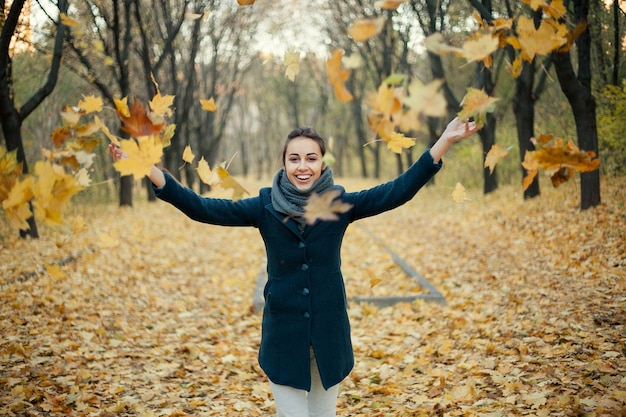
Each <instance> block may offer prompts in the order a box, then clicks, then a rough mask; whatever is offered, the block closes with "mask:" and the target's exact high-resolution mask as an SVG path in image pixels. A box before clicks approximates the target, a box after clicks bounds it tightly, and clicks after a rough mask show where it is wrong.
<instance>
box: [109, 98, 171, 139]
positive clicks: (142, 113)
mask: <svg viewBox="0 0 626 417" xmlns="http://www.w3.org/2000/svg"><path fill="white" fill-rule="evenodd" d="M129 111H130V115H129V116H128V117H127V116H125V115H124V114H123V113H122V112H120V111H119V110H118V113H117V115H118V117H119V119H120V120H121V121H122V126H121V129H122V130H123V131H124V132H126V133H128V134H129V135H130V136H132V137H134V138H140V137H143V136H150V135H155V134H158V133H159V132H161V131H162V130H163V128H164V127H165V124H164V123H158V124H155V123H153V122H152V120H151V119H150V117H149V116H148V114H147V113H146V109H145V107H144V106H143V104H141V102H140V101H139V100H134V101H133V105H132V106H131V107H130V109H129Z"/></svg>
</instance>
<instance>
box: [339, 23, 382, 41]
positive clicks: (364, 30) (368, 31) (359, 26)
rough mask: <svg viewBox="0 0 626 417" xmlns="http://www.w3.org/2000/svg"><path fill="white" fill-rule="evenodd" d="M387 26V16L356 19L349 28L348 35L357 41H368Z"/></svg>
mask: <svg viewBox="0 0 626 417" xmlns="http://www.w3.org/2000/svg"><path fill="white" fill-rule="evenodd" d="M384 26H385V18H384V17H377V18H374V19H360V20H356V21H355V22H354V23H353V24H352V25H351V26H350V27H349V28H348V35H350V36H351V37H352V39H354V40H355V41H356V42H363V41H366V40H368V39H370V38H372V37H374V36H376V35H378V34H379V33H380V31H381V30H383V27H384Z"/></svg>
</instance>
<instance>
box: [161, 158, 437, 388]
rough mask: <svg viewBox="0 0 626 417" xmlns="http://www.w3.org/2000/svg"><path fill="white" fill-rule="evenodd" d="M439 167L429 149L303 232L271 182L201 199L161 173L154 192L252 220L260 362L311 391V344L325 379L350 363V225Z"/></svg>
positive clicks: (331, 381) (215, 214) (407, 194)
mask: <svg viewBox="0 0 626 417" xmlns="http://www.w3.org/2000/svg"><path fill="white" fill-rule="evenodd" d="M440 168H441V163H434V161H433V158H432V156H431V155H430V152H428V151H426V152H425V153H424V154H423V155H422V156H421V157H420V159H419V160H418V161H417V162H415V163H414V164H413V165H412V166H411V167H410V168H409V169H408V170H407V171H406V172H404V173H403V174H401V175H400V176H398V177H397V178H396V179H394V180H392V181H389V182H387V183H385V184H381V185H378V186H376V187H374V188H371V189H369V190H364V191H360V192H349V193H348V192H345V190H344V189H343V187H339V186H338V188H339V189H340V190H341V191H342V195H341V200H342V201H343V202H345V203H350V204H352V205H353V207H352V209H351V210H349V211H348V212H346V213H343V214H340V215H339V220H338V221H325V222H319V221H318V222H317V223H316V224H314V225H313V226H307V227H306V228H305V230H304V232H303V233H300V231H299V230H298V227H297V225H296V223H295V222H294V221H293V220H291V219H290V220H288V221H286V222H285V215H284V214H281V213H278V212H276V211H275V210H274V208H273V207H272V202H271V197H270V194H271V193H270V188H263V189H261V190H260V191H259V195H258V196H256V197H252V198H245V199H241V200H238V201H236V202H233V201H231V200H227V199H215V198H205V197H201V196H199V195H197V194H196V193H195V192H194V191H192V190H191V189H189V188H186V187H184V186H182V185H181V184H180V183H178V182H177V181H175V180H174V179H173V178H172V177H170V176H168V175H167V174H166V183H165V185H164V186H163V188H161V189H156V190H155V191H156V194H157V196H158V197H159V198H160V199H162V200H164V201H167V202H169V203H171V204H173V205H174V206H176V207H177V208H178V209H180V210H181V211H182V212H183V213H185V214H186V215H187V216H189V217H190V218H192V219H194V220H197V221H200V222H204V223H210V224H216V225H223V226H254V227H256V228H258V229H259V232H260V234H261V237H262V238H263V241H264V243H265V249H266V251H267V274H268V281H267V284H266V286H265V289H264V296H265V305H264V308H263V321H262V336H261V347H260V349H259V364H260V365H261V367H262V368H263V370H264V371H265V372H266V374H267V376H268V378H269V379H270V380H271V381H272V382H274V383H276V384H280V385H289V386H292V387H294V388H298V389H304V390H307V391H308V390H310V388H311V372H310V362H309V361H310V358H309V349H310V347H311V346H313V350H314V352H315V357H316V360H317V364H318V367H319V370H320V375H321V378H322V384H323V385H324V387H325V388H329V387H331V386H333V385H335V384H338V383H339V382H341V381H342V380H343V379H344V378H345V377H346V376H347V375H348V374H349V373H350V370H351V369H352V367H353V366H354V355H353V352H352V343H351V340H350V323H349V321H348V313H347V301H346V292H345V288H344V283H343V277H342V275H341V270H340V267H341V260H340V252H341V242H342V240H343V236H344V233H345V231H346V228H347V227H348V225H349V224H350V223H351V222H353V221H355V220H358V219H361V218H364V217H368V216H373V215H375V214H379V213H381V212H384V211H387V210H391V209H393V208H395V207H398V206H400V205H402V204H404V203H405V202H407V201H409V200H410V199H411V198H412V197H413V196H414V195H415V194H416V193H417V191H418V190H419V189H420V188H421V187H422V186H423V185H424V184H426V182H428V180H429V179H430V178H431V177H432V176H433V175H434V174H435V173H437V171H438V170H439V169H440Z"/></svg>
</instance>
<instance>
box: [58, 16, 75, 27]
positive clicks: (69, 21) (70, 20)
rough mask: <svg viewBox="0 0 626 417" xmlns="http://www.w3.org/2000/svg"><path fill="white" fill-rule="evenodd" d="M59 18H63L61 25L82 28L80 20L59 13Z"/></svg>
mask: <svg viewBox="0 0 626 417" xmlns="http://www.w3.org/2000/svg"><path fill="white" fill-rule="evenodd" d="M59 17H60V18H61V23H62V24H63V25H65V26H68V27H73V28H77V27H80V23H79V22H78V20H75V19H73V18H71V17H69V16H68V15H66V14H65V13H59Z"/></svg>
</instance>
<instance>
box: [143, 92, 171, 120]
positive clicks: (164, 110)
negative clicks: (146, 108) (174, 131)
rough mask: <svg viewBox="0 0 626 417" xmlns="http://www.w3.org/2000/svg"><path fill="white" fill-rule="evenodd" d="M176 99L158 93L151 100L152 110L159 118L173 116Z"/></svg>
mask: <svg viewBox="0 0 626 417" xmlns="http://www.w3.org/2000/svg"><path fill="white" fill-rule="evenodd" d="M174 98H175V97H174V96H172V95H166V96H162V95H161V93H156V94H155V95H154V97H152V100H150V103H149V104H150V109H151V110H152V111H153V112H154V113H155V114H156V115H158V116H171V115H172V109H171V106H172V105H173V104H174Z"/></svg>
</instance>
